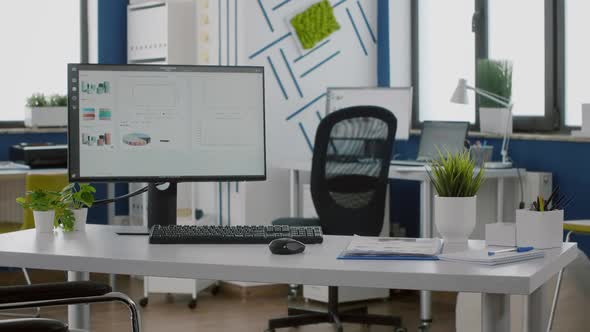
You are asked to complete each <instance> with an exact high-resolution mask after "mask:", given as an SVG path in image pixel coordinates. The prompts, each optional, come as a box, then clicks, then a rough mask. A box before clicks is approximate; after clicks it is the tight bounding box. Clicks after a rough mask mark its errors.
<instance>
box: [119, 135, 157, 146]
mask: <svg viewBox="0 0 590 332" xmlns="http://www.w3.org/2000/svg"><path fill="white" fill-rule="evenodd" d="M151 140H152V138H151V137H150V136H149V135H148V134H143V133H131V134H127V135H125V136H123V143H125V144H127V145H131V146H144V145H148V144H150V142H151Z"/></svg>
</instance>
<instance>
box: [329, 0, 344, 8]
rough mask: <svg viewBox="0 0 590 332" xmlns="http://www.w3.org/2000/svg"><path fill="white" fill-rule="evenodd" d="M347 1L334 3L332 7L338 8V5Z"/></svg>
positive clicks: (341, 0) (342, 0)
mask: <svg viewBox="0 0 590 332" xmlns="http://www.w3.org/2000/svg"><path fill="white" fill-rule="evenodd" d="M345 2H346V0H340V1H338V2H336V3H335V4H333V5H332V7H333V8H336V7H338V6H340V5H341V4H343V3H345Z"/></svg>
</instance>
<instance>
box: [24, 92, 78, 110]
mask: <svg viewBox="0 0 590 332" xmlns="http://www.w3.org/2000/svg"><path fill="white" fill-rule="evenodd" d="M26 106H28V107H35V108H37V107H66V106H68V97H67V96H65V95H60V94H53V95H51V96H45V95H44V94H42V93H33V94H32V95H31V96H30V97H29V98H27V104H26Z"/></svg>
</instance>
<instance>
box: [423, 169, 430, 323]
mask: <svg viewBox="0 0 590 332" xmlns="http://www.w3.org/2000/svg"><path fill="white" fill-rule="evenodd" d="M431 202H432V190H431V185H430V181H422V182H420V237H423V238H429V237H432V204H431ZM431 295H432V293H431V292H430V291H420V321H421V326H423V327H428V326H429V325H430V323H431V322H432V312H431V311H432V310H431V309H432V308H431V307H432V298H431Z"/></svg>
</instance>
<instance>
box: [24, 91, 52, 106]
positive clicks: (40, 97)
mask: <svg viewBox="0 0 590 332" xmlns="http://www.w3.org/2000/svg"><path fill="white" fill-rule="evenodd" d="M47 104H48V103H47V98H45V95H44V94H42V93H33V94H32V95H31V96H30V97H29V98H27V105H26V106H28V107H46V106H47Z"/></svg>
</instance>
